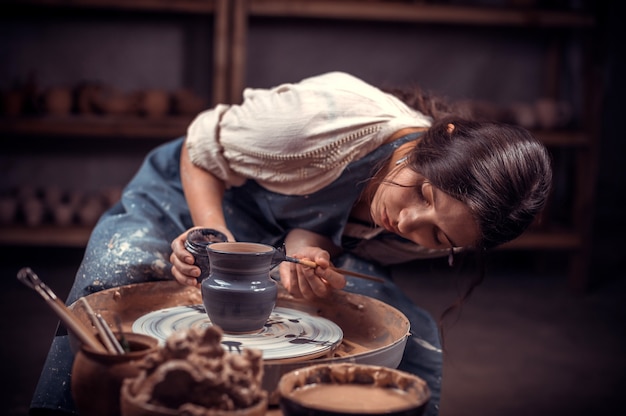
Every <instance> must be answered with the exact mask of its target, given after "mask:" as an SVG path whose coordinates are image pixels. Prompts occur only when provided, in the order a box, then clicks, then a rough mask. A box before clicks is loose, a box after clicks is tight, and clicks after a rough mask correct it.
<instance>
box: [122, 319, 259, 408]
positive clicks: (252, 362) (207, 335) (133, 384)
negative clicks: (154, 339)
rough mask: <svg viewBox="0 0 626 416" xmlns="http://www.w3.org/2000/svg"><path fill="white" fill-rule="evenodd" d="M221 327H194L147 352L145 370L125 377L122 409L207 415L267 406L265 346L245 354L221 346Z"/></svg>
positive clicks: (178, 332) (173, 335)
mask: <svg viewBox="0 0 626 416" xmlns="http://www.w3.org/2000/svg"><path fill="white" fill-rule="evenodd" d="M222 334H223V333H222V331H221V329H220V328H219V327H216V326H209V327H206V328H190V329H187V330H180V331H176V332H174V333H173V334H172V335H170V336H169V337H168V338H167V340H166V343H165V345H164V346H163V347H161V348H159V349H157V350H156V351H154V352H152V353H150V354H149V355H147V356H145V357H144V358H143V359H142V360H141V361H140V362H139V363H138V367H139V368H140V371H139V374H138V375H137V376H136V377H133V378H128V379H126V380H125V382H124V388H123V391H122V395H123V398H122V413H123V414H124V415H128V414H133V413H132V411H129V409H135V408H137V407H139V406H142V405H143V406H145V405H150V406H151V407H152V406H156V407H160V408H166V409H171V410H177V411H179V412H181V414H183V413H184V414H197V415H204V414H208V413H206V410H207V409H211V410H219V411H236V410H243V409H251V408H254V409H255V411H254V414H256V413H257V411H256V409H257V408H258V409H264V408H266V407H267V392H265V391H263V390H262V388H261V381H262V378H263V360H262V353H261V351H260V350H255V349H248V348H244V349H243V351H242V353H241V354H233V353H229V352H226V351H225V350H224V349H223V348H222V346H221V339H222Z"/></svg>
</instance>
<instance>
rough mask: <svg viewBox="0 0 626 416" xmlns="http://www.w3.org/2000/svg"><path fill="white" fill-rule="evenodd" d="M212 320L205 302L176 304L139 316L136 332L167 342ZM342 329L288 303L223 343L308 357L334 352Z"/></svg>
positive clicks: (288, 357)
mask: <svg viewBox="0 0 626 416" xmlns="http://www.w3.org/2000/svg"><path fill="white" fill-rule="evenodd" d="M208 325H212V324H211V320H210V319H209V317H208V316H207V314H206V312H205V309H204V305H202V304H199V305H185V306H175V307H170V308H165V309H160V310H156V311H153V312H150V313H147V314H145V315H143V316H141V317H139V318H138V319H137V320H135V322H134V323H133V325H132V330H133V332H137V333H141V334H146V335H150V336H153V337H155V338H157V339H158V340H159V341H160V342H161V343H164V342H165V340H166V339H167V337H168V336H169V335H170V334H172V333H173V332H174V331H177V330H181V329H187V328H194V327H195V328H202V327H206V326H208ZM342 339H343V331H342V330H341V328H340V327H339V326H338V325H337V324H335V323H334V322H332V321H330V320H328V319H326V318H322V317H320V316H312V315H309V314H308V313H306V312H303V311H299V310H296V309H290V308H285V307H278V306H277V307H275V308H274V311H273V312H272V314H271V315H270V317H269V319H268V320H267V323H266V324H265V326H264V327H263V329H261V330H260V331H259V332H257V333H253V334H227V333H224V335H223V336H222V346H223V347H224V349H225V350H227V351H230V352H241V350H242V349H243V348H256V349H259V350H261V351H262V352H263V359H264V360H280V361H281V362H283V361H284V362H290V361H302V360H309V359H313V358H317V357H321V356H324V355H328V354H330V353H332V351H333V350H334V349H335V348H336V347H337V346H338V345H339V344H340V343H341V341H342Z"/></svg>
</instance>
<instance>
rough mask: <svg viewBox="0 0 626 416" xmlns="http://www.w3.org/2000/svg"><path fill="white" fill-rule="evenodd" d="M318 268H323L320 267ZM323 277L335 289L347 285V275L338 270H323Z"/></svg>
mask: <svg viewBox="0 0 626 416" xmlns="http://www.w3.org/2000/svg"><path fill="white" fill-rule="evenodd" d="M317 269H321V268H320V267H318V268H317ZM317 269H316V270H317ZM322 277H323V278H324V280H325V281H326V283H328V285H329V286H330V287H331V288H333V289H343V288H344V287H346V277H345V276H344V275H343V274H341V273H339V272H336V271H334V270H332V269H325V270H323V276H322Z"/></svg>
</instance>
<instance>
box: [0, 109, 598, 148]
mask: <svg viewBox="0 0 626 416" xmlns="http://www.w3.org/2000/svg"><path fill="white" fill-rule="evenodd" d="M194 117H195V116H171V117H166V118H159V119H149V118H145V117H133V116H66V117H53V116H42V117H35V116H33V117H20V118H6V117H5V118H0V135H3V136H4V135H20V136H38V137H54V136H63V137H75V138H76V137H78V138H85V137H94V138H97V137H107V138H108V137H117V138H129V139H142V138H147V139H150V138H152V139H172V138H176V137H180V136H182V135H184V134H186V132H187V127H188V126H189V124H190V123H191V122H192V121H193V119H194ZM533 133H534V134H535V135H536V136H537V137H538V138H539V139H540V140H542V141H543V142H544V143H545V144H546V145H548V146H558V147H578V146H585V145H587V144H588V143H589V138H588V137H587V135H586V134H585V133H583V132H580V131H574V130H538V131H534V132H533Z"/></svg>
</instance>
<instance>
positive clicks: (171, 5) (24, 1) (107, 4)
mask: <svg viewBox="0 0 626 416" xmlns="http://www.w3.org/2000/svg"><path fill="white" fill-rule="evenodd" d="M215 2H216V0H5V1H4V4H3V6H5V7H6V6H11V7H12V8H15V7H22V8H26V7H29V6H30V7H32V6H39V7H41V6H46V7H55V8H70V9H74V10H76V9H99V10H112V11H115V10H120V11H152V12H177V13H194V14H197V13H202V14H210V13H213V12H214V11H215Z"/></svg>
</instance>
